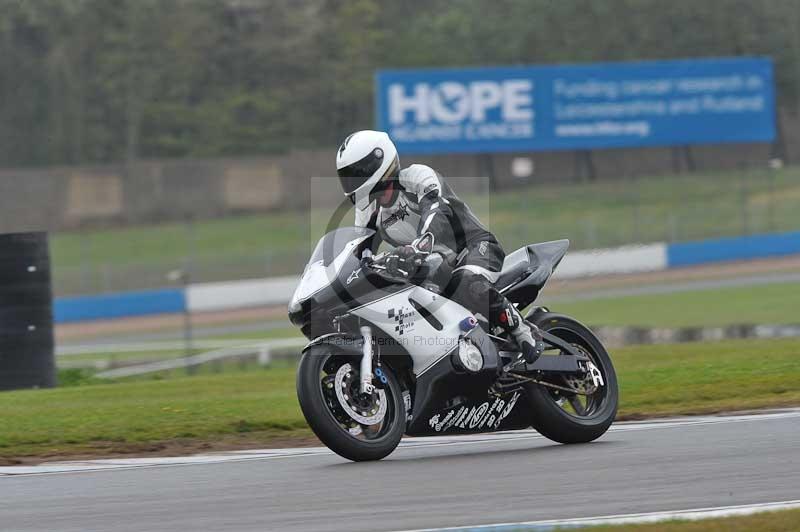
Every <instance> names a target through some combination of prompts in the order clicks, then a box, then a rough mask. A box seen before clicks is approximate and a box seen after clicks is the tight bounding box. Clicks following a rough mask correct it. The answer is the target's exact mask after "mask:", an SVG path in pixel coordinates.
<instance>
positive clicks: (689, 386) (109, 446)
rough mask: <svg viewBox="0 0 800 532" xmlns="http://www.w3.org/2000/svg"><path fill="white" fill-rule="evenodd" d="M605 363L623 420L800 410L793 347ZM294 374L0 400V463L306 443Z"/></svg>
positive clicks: (708, 347) (662, 353) (751, 346)
mask: <svg viewBox="0 0 800 532" xmlns="http://www.w3.org/2000/svg"><path fill="white" fill-rule="evenodd" d="M612 356H613V359H614V362H615V365H616V367H617V372H618V374H619V380H620V388H621V405H620V417H621V418H628V419H631V418H642V417H648V416H662V415H678V414H696V413H708V412H718V411H725V410H742V409H752V408H763V407H775V406H787V405H798V404H800V388H798V387H797V382H798V381H800V364H797V359H798V356H800V341H799V340H797V339H783V340H770V341H733V342H718V343H696V344H677V345H654V346H634V347H628V348H624V349H619V350H616V351H614V352H613V353H612ZM294 371H295V370H294V367H293V366H292V367H283V368H280V367H276V368H271V369H267V370H258V371H249V372H241V373H223V374H219V375H201V376H196V377H176V378H170V379H165V380H160V381H155V380H148V381H135V382H121V383H115V384H97V385H95V384H90V385H85V386H75V387H65V388H58V389H52V390H28V391H17V392H5V393H1V394H0V419H2V427H1V428H0V457H4V458H5V461H6V463H8V462H9V461H11V460H12V459H15V458H20V457H38V458H42V457H52V456H59V457H60V456H75V455H109V454H119V453H126V452H127V453H130V452H134V453H147V452H153V451H160V450H164V449H167V450H169V451H172V452H174V453H175V454H180V453H181V450H183V452H191V451H192V450H194V449H197V448H206V447H207V446H209V445H211V446H215V448H219V447H220V445H221V446H222V447H229V448H231V447H245V446H268V445H271V444H274V442H275V440H276V438H278V439H279V441H280V443H282V444H285V440H286V438H292V439H297V438H300V439H303V438H306V439H307V438H309V437H310V436H311V434H310V431H309V430H308V428H307V426H306V423H305V421H304V419H303V417H302V414H301V412H300V409H299V407H298V405H297V399H296V396H295V390H294ZM220 442H221V443H220Z"/></svg>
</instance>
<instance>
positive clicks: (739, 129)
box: [376, 57, 775, 153]
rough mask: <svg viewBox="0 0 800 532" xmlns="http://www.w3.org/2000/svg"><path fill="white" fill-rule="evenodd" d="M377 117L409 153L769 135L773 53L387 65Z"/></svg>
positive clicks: (380, 79) (379, 82) (379, 78)
mask: <svg viewBox="0 0 800 532" xmlns="http://www.w3.org/2000/svg"><path fill="white" fill-rule="evenodd" d="M376 127H377V129H379V130H383V131H387V132H388V133H389V135H390V136H391V137H392V139H393V140H394V141H395V143H396V144H397V146H398V148H399V149H400V151H401V152H405V153H450V152H467V153H469V152H474V153H482V152H496V151H535V150H565V149H570V150H572V149H594V148H617V147H636V146H669V145H684V144H700V143H727V142H770V141H772V140H773V139H774V138H775V95H774V83H773V68H772V61H771V60H770V59H767V58H753V57H736V58H715V59H686V60H670V61H648V62H631V63H595V64H587V65H557V66H520V67H489V68H452V69H423V70H383V71H379V72H378V73H377V75H376Z"/></svg>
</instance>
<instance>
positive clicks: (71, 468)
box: [0, 408, 800, 479]
mask: <svg viewBox="0 0 800 532" xmlns="http://www.w3.org/2000/svg"><path fill="white" fill-rule="evenodd" d="M796 417H800V408H796V409H782V410H765V411H763V412H761V413H753V414H732V415H730V414H729V415H717V416H697V417H682V418H661V419H652V420H643V421H629V422H621V423H618V424H616V425H613V426H612V427H611V429H609V432H610V433H617V432H628V431H641V430H655V429H668V428H678V427H692V426H705V425H716V424H724V423H743V422H750V421H769V420H776V419H787V418H796ZM542 438H543V436H541V435H540V434H539V433H538V432H536V431H535V430H533V429H523V430H518V431H508V432H500V433H486V434H465V435H452V436H446V435H442V436H430V437H420V438H414V439H413V440H408V439H404V440H403V441H402V442H400V447H399V448H400V449H417V448H425V447H448V446H453V445H474V444H480V443H493V442H494V443H501V442H513V441H517V440H528V439H542ZM412 441H413V443H411V444H409V443H410V442H412ZM330 454H333V451H330V450H328V449H327V448H325V447H305V448H303V447H297V448H288V449H260V450H259V449H253V450H248V451H230V452H220V453H212V454H199V455H192V456H177V457H153V458H147V457H145V458H116V459H115V458H107V459H97V460H82V461H77V460H74V461H64V462H50V463H44V464H39V465H32V466H0V479H2V478H10V477H20V476H29V475H54V474H68V473H84V472H86V473H88V472H98V471H118V470H122V469H141V468H153V467H175V466H188V465H200V464H206V465H210V464H222V463H228V462H245V461H252V460H275V459H278V458H300V457H308V456H325V455H330Z"/></svg>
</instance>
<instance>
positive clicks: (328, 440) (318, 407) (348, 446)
mask: <svg viewBox="0 0 800 532" xmlns="http://www.w3.org/2000/svg"><path fill="white" fill-rule="evenodd" d="M358 362H359V358H358V357H355V356H353V355H351V354H348V353H345V352H343V351H340V350H338V349H336V348H335V347H332V346H330V345H317V346H312V347H311V348H309V349H308V350H307V351H306V352H305V353H304V354H303V358H302V359H301V360H300V365H299V366H298V369H297V398H298V400H299V402H300V409H301V410H302V411H303V415H304V416H305V418H306V421H307V422H308V424H309V426H310V427H311V430H313V431H314V434H316V435H317V437H318V438H319V439H320V440H321V441H322V443H324V444H325V445H326V446H327V447H328V448H329V449H331V450H332V451H333V452H335V453H336V454H338V455H339V456H342V457H344V458H347V459H348V460H352V461H354V462H361V461H368V460H380V459H381V458H384V457H385V456H387V455H389V454H390V453H391V452H392V451H394V449H395V448H396V447H397V445H398V444H399V443H400V439H401V438H402V437H403V434H404V433H405V429H406V412H405V408H404V403H403V397H402V389H401V387H400V383H399V382H398V381H397V378H396V377H395V376H394V374H393V373H392V371H391V370H390V369H389V368H387V367H386V366H383V368H382V369H383V374H384V375H385V376H386V379H387V383H386V384H384V385H382V388H381V390H382V394H381V397H382V399H381V398H378V399H377V405H376V406H380V408H373V410H371V411H370V412H369V414H373V413H374V412H376V411H379V410H381V409H384V414H383V417H382V420H381V421H380V422H379V423H375V424H374V425H368V424H360V423H359V422H358V421H357V420H356V419H354V418H353V417H351V416H350V415H349V414H348V413H347V411H346V410H347V409H350V411H351V412H354V415H358V414H357V412H355V411H356V410H358V409H359V408H360V407H359V405H358V404H355V403H354V404H353V406H351V407H345V406H343V405H342V404H341V400H340V399H339V398H338V397H337V396H336V394H335V390H334V391H332V388H331V386H330V385H331V382H332V380H331V379H332V378H335V376H336V374H337V373H339V370H340V369H342V368H344V372H345V373H347V375H348V377H347V378H348V379H349V380H348V382H351V386H352V388H351V389H352V392H351V389H348V390H347V391H346V392H345V393H344V394H342V395H341V397H342V398H343V399H344V400H345V401H346V402H347V401H358V400H359V397H357V394H356V393H355V392H356V391H355V389H354V388H355V387H357V383H358V382H359V378H358V376H359V374H358V371H359V369H358V368H359V364H358ZM348 364H349V367H346V365H348ZM339 375H341V373H339ZM339 385H340V386H342V385H343V384H342V383H340V384H339ZM376 393H377V392H376ZM361 399H363V398H361ZM381 400H382V402H384V403H385V405H379V403H380V402H381ZM362 406H363V408H365V409H368V408H371V407H370V406H369V405H366V406H364V405H363V400H362ZM363 413H364V414H365V415H366V414H367V412H366V410H364V412H363Z"/></svg>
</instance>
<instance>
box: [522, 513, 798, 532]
mask: <svg viewBox="0 0 800 532" xmlns="http://www.w3.org/2000/svg"><path fill="white" fill-rule="evenodd" d="M798 523H800V510H783V511H778V512H764V513H759V514H754V515H747V516H740V517H722V518H717V519H704V520H702V521H669V522H666V523H653V524H646V525H617V526H598V527H589V528H586V529H585V530H587V531H588V532H752V531H754V530H758V531H759V532H796V531H797V530H798ZM520 530H521V531H522V530H525V529H520Z"/></svg>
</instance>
